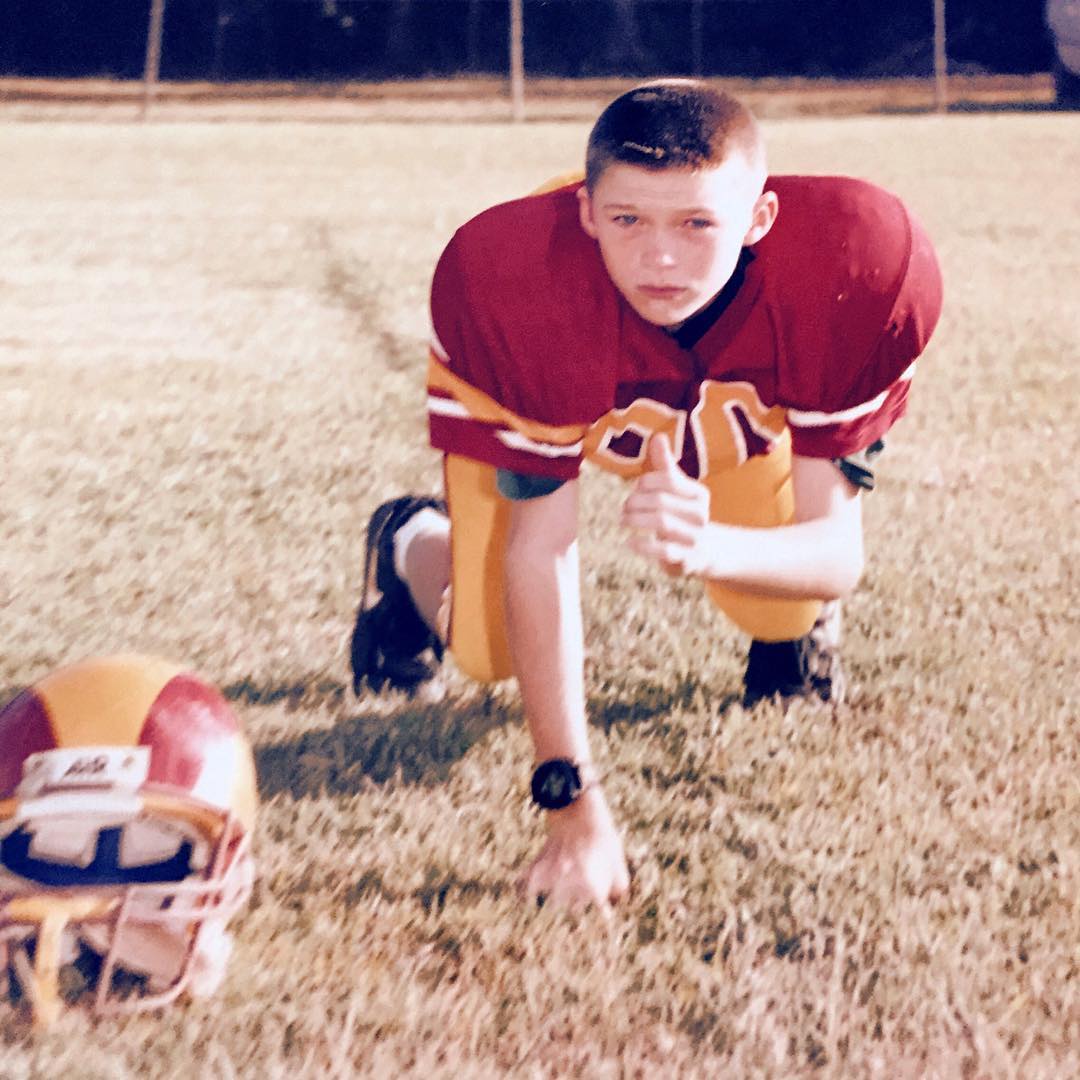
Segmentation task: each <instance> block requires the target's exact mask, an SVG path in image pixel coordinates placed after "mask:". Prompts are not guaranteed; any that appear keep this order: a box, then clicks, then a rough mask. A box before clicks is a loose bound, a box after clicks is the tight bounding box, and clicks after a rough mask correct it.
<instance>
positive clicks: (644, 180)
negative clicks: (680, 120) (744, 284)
mask: <svg viewBox="0 0 1080 1080" xmlns="http://www.w3.org/2000/svg"><path fill="white" fill-rule="evenodd" d="M763 179H764V177H763V176H762V175H761V174H760V172H758V171H756V170H755V169H754V168H753V166H751V165H750V163H749V162H747V161H746V159H745V158H744V157H742V155H739V154H736V155H732V156H731V157H729V158H728V159H727V160H726V161H725V162H723V163H722V164H720V165H716V166H711V167H709V168H706V169H698V170H690V169H644V168H640V167H639V166H636V165H623V164H615V165H610V166H609V167H608V168H607V169H606V170H605V171H604V172H603V173H602V174H601V176H600V179H599V180H598V181H597V183H596V188H595V190H594V191H593V192H592V194H591V195H590V194H589V193H588V192H587V191H586V189H585V188H584V187H583V188H582V189H581V190H580V192H579V198H580V200H581V206H580V210H581V226H582V228H583V229H584V230H585V232H587V233H588V234H589V236H591V237H593V238H594V239H595V240H596V241H597V242H598V243H599V245H600V252H601V255H602V256H603V259H604V265H605V267H607V272H608V274H609V275H610V276H611V280H612V281H613V282H614V283H615V286H616V287H617V288H618V290H619V292H621V293H622V294H623V296H624V297H625V298H626V301H627V303H629V305H630V306H631V307H632V308H633V309H634V310H635V311H636V312H637V313H638V314H639V315H640V316H641V317H642V318H643V319H645V320H646V321H647V322H651V323H654V324H655V325H657V326H677V325H678V324H679V323H681V322H684V321H685V320H686V319H688V318H689V317H690V316H691V315H693V314H695V312H698V311H700V310H701V309H702V308H703V307H705V305H706V304H708V303H709V301H710V300H712V299H713V297H714V296H716V294H717V293H718V292H719V291H720V290H721V289H722V288H723V287H724V286H725V285H726V284H727V282H728V279H729V278H730V277H731V275H732V273H733V272H734V270H735V265H736V263H737V262H738V259H739V252H740V251H741V250H742V248H743V246H744V245H746V244H754V243H757V241H758V240H760V239H761V238H762V237H763V236H764V235H765V233H767V232H768V231H769V228H770V227H771V225H772V223H773V220H774V219H775V217H776V207H777V203H776V196H775V195H774V194H773V193H772V192H765V193H764V194H762V193H761V187H762V182H763Z"/></svg>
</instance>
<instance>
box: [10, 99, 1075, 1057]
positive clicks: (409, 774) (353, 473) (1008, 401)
mask: <svg viewBox="0 0 1080 1080" xmlns="http://www.w3.org/2000/svg"><path fill="white" fill-rule="evenodd" d="M768 130H769V135H770V138H771V143H772V147H773V162H774V169H775V170H776V171H803V172H847V173H853V174H856V175H860V176H865V177H867V178H869V179H873V180H876V181H878V182H881V183H884V184H886V185H887V186H889V187H891V188H893V189H894V190H896V191H898V192H899V193H900V194H901V195H903V196H904V197H905V198H906V199H907V201H908V202H909V204H910V205H911V206H912V207H913V208H914V209H915V210H916V211H917V212H918V213H919V215H920V216H921V217H922V218H923V220H924V221H925V222H926V224H927V226H928V228H929V230H930V232H931V234H932V236H933V237H934V238H935V240H936V242H937V244H938V247H939V250H940V254H941V257H942V261H943V265H944V270H945V276H946V285H947V306H946V314H945V317H944V319H943V322H942V325H941V327H940V329H939V331H938V334H937V336H936V337H935V339H934V342H933V344H932V346H931V349H930V350H929V352H928V354H927V356H926V357H925V359H924V360H923V361H922V362H921V365H920V372H919V375H918V377H917V379H916V382H915V387H914V393H913V400H912V414H911V416H910V417H909V418H908V419H907V420H905V421H904V422H903V423H902V424H901V425H900V426H899V428H898V429H897V430H896V432H895V433H894V436H893V438H892V439H891V440H890V446H889V451H888V453H887V455H886V457H885V458H884V460H883V463H882V468H881V483H880V488H879V490H878V491H877V492H875V493H874V494H873V495H871V496H870V497H868V499H867V500H866V515H867V532H868V538H869V549H870V562H869V569H868V572H867V574H866V578H865V580H864V582H863V585H862V587H861V589H860V591H859V593H858V594H857V595H856V597H855V598H853V599H852V600H851V602H850V603H849V604H848V605H847V608H846V612H847V625H848V634H849V647H848V650H847V653H848V657H849V666H850V669H851V674H852V677H853V679H854V681H855V683H856V692H855V694H854V697H853V701H852V702H851V703H850V704H849V705H848V706H845V707H844V708H842V709H839V710H837V711H835V712H834V713H831V712H824V713H811V712H804V711H801V710H798V709H796V710H792V711H791V712H789V713H788V714H787V715H784V714H782V713H781V712H780V711H779V710H778V709H775V708H771V707H761V708H758V709H756V710H754V711H753V712H751V713H746V712H744V711H743V710H742V709H741V708H740V707H739V706H738V705H737V704H735V701H736V693H737V689H738V680H739V677H740V673H741V665H742V657H743V651H744V649H745V642H743V641H741V640H740V639H739V638H738V636H737V635H736V634H735V633H734V632H733V631H732V630H731V628H730V627H728V626H727V625H725V624H724V623H723V621H722V620H721V619H720V618H719V617H717V616H716V615H714V614H713V613H712V612H711V611H710V610H709V608H708V607H707V605H706V604H705V603H704V601H703V600H702V598H701V595H700V589H699V588H698V587H697V586H695V585H693V584H686V583H677V584H674V585H672V584H671V583H670V582H668V581H667V580H666V579H663V578H662V577H661V576H660V575H658V574H657V573H655V572H654V571H653V570H651V569H650V568H649V567H647V566H645V565H644V564H643V563H640V562H639V561H637V560H636V559H633V558H632V557H630V556H628V555H626V554H625V553H623V551H622V548H621V546H620V542H619V536H618V532H617V530H616V529H615V528H614V526H613V524H612V522H613V520H614V516H615V511H616V509H617V507H618V502H619V498H620V489H619V487H618V485H616V484H614V483H612V482H609V480H608V479H607V478H603V477H596V476H592V477H591V479H590V482H589V483H588V485H587V507H586V515H585V517H586V536H585V540H584V542H583V555H584V566H585V586H586V596H587V624H588V625H587V634H588V645H589V660H588V693H589V699H590V708H591V716H592V719H593V721H594V724H595V729H594V740H595V747H596V750H597V753H598V756H599V757H600V758H601V760H602V761H603V762H604V765H605V768H606V769H607V771H608V780H607V785H608V787H609V789H610V792H611V798H612V802H613V804H614V806H615V808H616V812H617V814H618V815H619V817H620V819H621V821H622V822H623V823H624V824H625V828H626V836H627V841H628V845H629V847H630V849H631V851H632V852H633V857H634V864H635V882H634V890H633V895H632V896H631V897H630V899H629V900H628V901H627V902H626V903H625V904H624V905H623V906H622V907H621V908H620V909H619V910H618V911H617V912H616V914H615V916H614V918H613V919H612V920H611V922H610V923H603V922H602V921H601V920H599V919H598V918H595V917H592V916H588V915H586V916H580V917H574V916H569V915H562V914H559V913H556V912H552V911H550V910H547V909H545V910H543V911H540V912H536V911H532V910H524V909H523V908H522V907H521V906H520V905H519V903H518V901H517V898H516V896H515V893H514V891H513V888H512V882H513V879H514V875H515V873H516V872H517V871H518V870H520V868H521V867H522V866H523V865H524V864H525V863H526V861H527V859H528V858H529V857H530V855H531V854H532V853H534V852H535V850H536V849H537V846H538V842H539V838H540V823H539V821H538V819H537V818H536V817H535V815H534V814H533V813H532V812H531V811H530V810H529V809H528V808H527V806H526V805H525V799H524V792H525V785H526V781H527V777H528V772H529V768H530V749H529V745H528V740H527V738H526V737H525V734H524V731H523V729H522V727H521V724H520V711H519V709H518V707H517V705H516V702H515V698H514V695H513V693H512V688H508V687H500V688H494V689H490V690H489V689H484V688H477V687H473V686H470V685H469V684H467V683H466V682H465V681H464V680H462V679H460V678H459V677H458V676H456V675H454V674H453V673H452V672H450V673H449V675H448V677H447V679H446V681H445V688H444V696H443V697H442V698H441V700H420V701H413V702H410V701H407V700H405V699H403V698H400V697H395V696H389V697H385V698H376V697H374V696H371V695H367V696H364V697H362V698H360V699H353V698H352V697H351V694H350V693H349V692H347V690H346V682H347V665H346V654H345V642H346V639H347V636H348V633H349V630H350V627H351V620H352V614H353V610H354V608H355V604H356V602H357V599H358V586H359V562H360V555H361V540H362V533H363V527H364V524H365V522H366V518H367V515H368V513H369V512H370V511H371V509H372V508H373V507H374V506H375V505H376V504H377V503H378V502H379V501H380V500H381V499H382V498H383V497H385V496H387V495H389V494H392V493H396V492H399V491H401V490H404V489H420V490H430V489H433V488H434V487H435V486H436V485H437V483H438V479H439V468H438V462H437V460H436V459H435V458H434V457H433V455H432V454H431V453H430V452H429V451H427V450H426V449H425V435H424V420H423V412H422V405H423V394H422V379H423V367H424V359H423V357H424V340H425V337H426V327H427V322H426V290H427V284H428V280H429V275H430V271H431V268H432V265H433V261H434V259H435V257H436V256H437V253H438V251H439V250H440V249H441V247H442V245H443V244H444V243H445V241H446V239H447V238H448V237H449V235H450V234H451V232H452V230H453V228H454V227H455V226H456V224H457V223H458V222H459V221H461V220H463V219H464V218H466V217H467V216H469V215H470V214H471V213H473V212H474V211H476V210H478V209H480V208H482V207H483V206H485V205H487V204H489V203H491V202H493V201H497V200H499V199H503V198H509V197H513V196H515V195H517V194H518V193H520V192H523V191H526V190H528V189H529V188H530V187H532V186H534V185H535V184H536V183H538V182H539V181H541V180H543V179H544V178H546V177H547V176H549V175H553V174H555V173H559V172H561V171H564V170H565V169H567V168H572V167H574V166H575V165H576V163H577V162H578V160H579V157H580V150H581V146H582V143H583V140H584V137H585V133H586V129H585V127H584V126H582V125H576V124H574V125H530V126H528V127H526V128H523V129H514V128H510V127H503V126H499V125H491V124H487V125H476V126H469V125H453V126H451V125H446V126H437V125H430V126H424V125H416V124H410V125H401V126H393V125H376V124H372V125H364V126H356V127H346V126H333V127H326V126H312V127H305V126H303V125H293V124H277V125H268V126H258V125H243V124H235V125H213V124H204V125H199V124H191V125H169V126H167V127H155V126H149V127H145V128H136V127H128V126H120V125H116V126H105V125H102V126H93V125H85V126H84V125H61V124H56V125H24V126H19V125H8V126H2V127H0V159H2V160H3V161H4V162H5V165H4V169H3V171H2V173H0V241H2V243H3V250H4V252H5V260H4V265H3V268H2V269H0V282H2V287H0V402H2V403H3V412H4V418H5V423H4V425H3V430H2V433H0V461H2V463H3V470H2V474H3V492H4V505H5V513H4V515H3V516H2V517H0V530H2V531H0V537H2V541H0V598H2V604H3V613H4V624H3V625H4V648H3V650H2V652H0V666H2V670H0V680H2V682H0V693H2V694H3V696H4V698H6V697H7V696H9V695H10V694H11V693H13V692H14V691H15V690H16V689H17V688H18V687H21V686H23V685H26V684H27V683H29V682H31V681H33V680H34V679H35V678H37V677H39V676H41V675H42V674H44V672H46V671H47V670H48V669H49V668H51V667H52V666H54V665H56V664H58V663H60V662H63V661H64V660H67V659H71V658H73V657H75V656H79V655H84V654H88V653H93V652H98V651H104V650H117V649H140V650H146V651H157V652H163V653H166V654H168V655H172V656H176V657H178V658H181V659H184V660H187V661H189V662H191V663H192V664H194V665H195V666H197V667H198V668H199V669H200V670H202V671H203V672H204V673H205V674H206V675H207V676H208V677H210V678H212V679H214V680H216V681H217V682H218V683H219V684H220V685H222V686H223V687H225V688H226V689H227V691H228V692H229V694H230V695H231V696H232V697H233V698H234V700H235V702H236V707H237V709H238V711H239V712H240V714H241V715H242V717H243V719H244V721H245V723H246V725H247V727H248V730H249V732H250V734H251V736H252V739H253V741H254V743H255V745H256V753H257V757H258V763H259V772H260V787H261V790H262V794H263V797H264V806H263V810H262V814H261V818H260V824H259V835H258V855H259V862H260V867H261V875H260V880H259V883H258V886H257V890H256V894H255V898H254V902H253V905H252V909H251V911H250V912H249V913H248V914H247V915H246V916H245V918H244V919H243V920H242V921H241V922H239V923H238V943H237V950H236V953H235V955H234V961H233V964H232V966H231V969H230V977H229V979H228V981H227V984H226V986H225V987H224V989H223V991H222V993H221V994H220V995H219V997H218V998H216V999H215V1000H213V1001H211V1002H209V1003H197V1004H192V1005H190V1006H186V1007H184V1008H182V1009H180V1010H178V1011H176V1012H174V1013H171V1014H169V1015H168V1016H166V1017H164V1018H159V1017H146V1016H144V1017H137V1018H132V1019H126V1020H109V1021H104V1022H99V1023H93V1024H91V1023H89V1022H88V1021H87V1020H86V1019H85V1018H83V1017H81V1016H79V1015H70V1016H67V1017H65V1018H64V1019H63V1020H62V1021H61V1022H60V1023H59V1024H58V1025H57V1027H56V1028H55V1029H54V1030H52V1031H50V1032H48V1033H46V1034H44V1035H35V1034H33V1033H31V1032H29V1031H28V1029H27V1027H26V1025H25V1023H24V1022H23V1021H22V1019H21V1018H20V1017H17V1016H14V1015H12V1014H11V1013H10V1011H8V1010H7V1009H6V1008H5V1009H4V1010H3V1011H0V1075H2V1076H3V1077H5V1078H7V1077H11V1078H21V1077H36V1076H45V1075H61V1074H64V1075H71V1076H78V1077H92V1078H97V1077H100V1078H106V1077H110V1078H111V1077H125V1078H126V1077H136V1076H138V1077H172V1076H176V1077H188V1076H193V1075H198V1076H200V1077H202V1076H211V1077H218V1076H220V1077H230V1076H252V1077H254V1076H270V1077H276V1076H281V1077H285V1076H289V1077H294V1076H325V1075H331V1076H353V1075H360V1076H369V1075H370V1076H380V1077H381V1076H393V1075H417V1076H420V1075H422V1076H434V1077H439V1076H455V1077H463V1076H467V1077H501V1076H515V1077H516V1076H521V1077H534V1076H535V1077H548V1076H588V1077H624V1076H626V1077H629V1076H645V1075H648V1076H658V1075H659V1076H702V1077H707V1076H718V1075H728V1076H797V1075H832V1076H844V1077H848V1076H881V1077H890V1078H892V1077H932V1076H940V1077H954V1076H971V1077H976V1076H978V1077H981V1076H988V1077H997V1076H1002V1077H1007V1076H1023V1077H1025V1078H1027V1077H1043V1076H1045V1077H1055V1078H1056V1077H1061V1076H1066V1075H1071V1074H1075V1073H1077V1072H1080V1051H1078V1050H1077V1047H1078V1046H1080V995H1078V993H1077V978H1078V972H1077V941H1078V936H1080V913H1078V907H1077V903H1076V899H1075V897H1076V894H1077V884H1078V882H1077V877H1078V874H1080V852H1078V843H1077V841H1078V835H1077V833H1078V826H1077V822H1078V821H1080V816H1078V810H1080V805H1078V804H1080V788H1078V786H1077V783H1076V776H1077V751H1076V730H1075V718H1076V699H1077V694H1076V689H1077V688H1076V674H1075V660H1074V650H1075V645H1076V640H1077V626H1076V615H1075V608H1074V600H1075V596H1076V571H1077V539H1076V528H1075V520H1076V510H1077V502H1078V489H1077V481H1076V471H1075V461H1076V456H1077V450H1078V446H1077V441H1078V440H1077V434H1076V426H1075V420H1074V418H1073V415H1072V414H1073V405H1074V402H1075V401H1076V400H1077V397H1078V394H1077V391H1078V389H1080V385H1078V384H1080V376H1078V371H1080V364H1078V361H1080V355H1078V352H1080V350H1078V345H1077V343H1078V342H1080V308H1078V306H1077V304H1076V300H1075V297H1076V287H1075V283H1076V281H1077V279H1078V274H1080V196H1078V194H1077V192H1078V190H1080V189H1078V188H1077V185H1076V183H1075V178H1076V177H1077V176H1078V175H1080V118H1077V117H1075V116H1069V115H1061V114H1058V115H1046V116H1040V115H1031V114H1025V115H1016V116H1010V115H986V116H950V117H944V118H938V117H923V118H892V119H851V120H804V121H786V122H776V123H773V124H771V125H770V126H769V129H768Z"/></svg>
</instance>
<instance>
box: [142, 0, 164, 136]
mask: <svg viewBox="0 0 1080 1080" xmlns="http://www.w3.org/2000/svg"><path fill="white" fill-rule="evenodd" d="M164 25H165V0H150V27H149V29H148V31H147V34H146V67H145V68H144V69H143V94H142V107H141V109H140V110H139V119H140V120H145V119H146V117H147V114H148V113H149V111H150V101H151V99H152V98H153V96H154V94H156V93H157V84H158V76H159V75H160V74H161V32H162V28H163V27H164Z"/></svg>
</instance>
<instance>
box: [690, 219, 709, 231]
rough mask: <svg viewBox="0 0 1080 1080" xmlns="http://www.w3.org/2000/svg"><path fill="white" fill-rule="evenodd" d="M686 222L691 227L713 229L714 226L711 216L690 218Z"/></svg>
mask: <svg viewBox="0 0 1080 1080" xmlns="http://www.w3.org/2000/svg"><path fill="white" fill-rule="evenodd" d="M686 224H687V225H689V226H690V228H691V229H711V228H712V221H711V220H710V219H709V218H702V217H695V218H688V219H687V222H686Z"/></svg>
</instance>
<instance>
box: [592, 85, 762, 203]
mask: <svg viewBox="0 0 1080 1080" xmlns="http://www.w3.org/2000/svg"><path fill="white" fill-rule="evenodd" d="M732 151H739V152H741V153H743V154H744V155H745V156H746V158H747V159H748V160H749V161H751V162H754V161H756V160H757V158H758V156H759V155H761V154H762V153H763V144H762V139H761V133H760V131H759V129H758V125H757V121H756V120H755V119H754V116H753V114H752V113H751V112H750V110H749V109H748V108H747V107H746V106H745V105H744V104H743V103H742V102H741V101H739V100H738V99H736V98H734V97H732V96H731V95H730V94H728V93H725V92H724V91H723V90H718V89H716V88H715V87H711V86H709V85H707V84H706V83H701V82H695V81H693V80H690V79H665V80H660V81H657V82H652V83H645V84H644V85H642V86H638V87H635V88H634V89H633V90H629V91H627V92H626V93H625V94H623V95H622V96H621V97H617V98H616V99H615V100H614V101H613V102H612V103H611V104H610V105H608V107H607V108H606V109H605V110H604V111H603V112H602V113H601V114H600V118H599V119H598V120H597V121H596V123H595V124H594V125H593V129H592V132H591V133H590V135H589V144H588V149H587V151H586V155H585V182H586V184H587V186H588V188H589V190H590V191H592V190H593V189H594V188H595V187H596V183H597V181H598V180H599V179H600V177H601V175H602V174H603V172H604V170H605V169H606V168H607V167H608V166H609V165H613V164H616V163H618V164H623V165H639V166H643V167H644V168H646V169H680V168H681V169H700V168H704V167H705V166H708V165H719V164H721V163H722V162H723V161H725V160H726V159H727V157H728V156H729V155H730V154H731V153H732Z"/></svg>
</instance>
